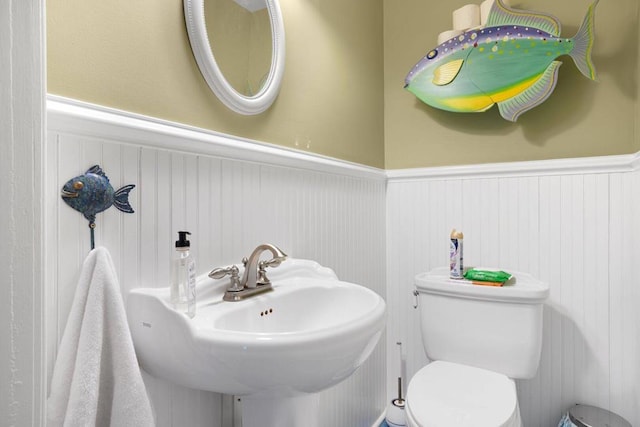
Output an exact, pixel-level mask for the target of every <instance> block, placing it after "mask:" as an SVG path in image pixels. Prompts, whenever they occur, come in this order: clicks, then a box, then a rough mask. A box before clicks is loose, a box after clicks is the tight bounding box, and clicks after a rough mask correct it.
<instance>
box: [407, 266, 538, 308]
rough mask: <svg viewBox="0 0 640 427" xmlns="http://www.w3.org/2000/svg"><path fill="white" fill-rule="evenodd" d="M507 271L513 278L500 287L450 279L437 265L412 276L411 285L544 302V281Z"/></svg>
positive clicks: (467, 294) (440, 291) (479, 296)
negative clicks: (413, 282)
mask: <svg viewBox="0 0 640 427" xmlns="http://www.w3.org/2000/svg"><path fill="white" fill-rule="evenodd" d="M478 268H480V267H478ZM481 269H489V268H484V267H482V268H481ZM509 273H511V274H512V275H513V277H512V278H511V279H510V280H509V281H508V282H507V283H505V284H504V286H481V285H474V284H473V283H471V281H469V280H464V279H451V278H449V268H448V267H438V268H435V269H433V270H431V271H429V272H425V273H420V274H418V275H416V277H415V285H416V289H417V291H418V292H424V293H431V294H441V295H448V296H456V297H467V298H472V299H484V300H491V301H506V302H513V303H521V304H531V303H540V302H544V301H545V300H546V299H547V297H548V296H549V285H548V284H547V283H545V282H542V281H540V280H538V279H536V278H534V277H533V276H531V275H530V274H528V273H522V272H514V271H510V270H509Z"/></svg>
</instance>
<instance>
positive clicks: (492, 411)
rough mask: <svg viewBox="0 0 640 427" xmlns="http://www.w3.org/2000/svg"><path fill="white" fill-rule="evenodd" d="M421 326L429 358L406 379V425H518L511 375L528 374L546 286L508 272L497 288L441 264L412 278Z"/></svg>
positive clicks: (538, 342)
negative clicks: (462, 277)
mask: <svg viewBox="0 0 640 427" xmlns="http://www.w3.org/2000/svg"><path fill="white" fill-rule="evenodd" d="M415 284H416V291H417V296H418V308H419V310H420V329H421V332H422V343H423V346H424V349H425V353H426V355H427V357H428V358H429V360H431V361H432V362H431V363H429V364H428V365H426V366H425V367H423V368H421V369H420V370H418V372H417V373H416V374H415V375H414V376H413V378H412V379H411V381H410V382H409V387H408V390H407V396H406V402H405V411H406V417H407V424H408V425H409V426H412V427H452V426H455V427H471V426H473V427H521V426H522V421H521V418H520V410H519V406H518V398H517V392H516V386H515V382H514V379H526V378H532V377H533V376H535V374H536V372H537V369H538V363H539V361H540V352H541V350H542V311H543V304H544V301H545V300H546V298H547V297H548V295H549V286H548V285H547V284H546V283H543V282H541V281H539V280H537V279H535V278H533V277H532V276H530V275H528V274H526V273H513V278H512V279H511V280H509V282H507V283H506V284H505V286H503V287H491V286H479V285H474V284H472V283H471V282H468V281H466V280H454V279H450V278H449V271H448V268H438V269H434V270H432V271H430V272H428V273H421V274H419V275H417V276H416V279H415Z"/></svg>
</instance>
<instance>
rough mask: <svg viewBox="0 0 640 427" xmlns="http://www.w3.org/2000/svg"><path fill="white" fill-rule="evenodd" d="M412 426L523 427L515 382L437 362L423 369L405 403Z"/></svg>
mask: <svg viewBox="0 0 640 427" xmlns="http://www.w3.org/2000/svg"><path fill="white" fill-rule="evenodd" d="M405 412H406V417H407V425H408V426H410V427H451V426H456V427H519V426H521V425H522V423H521V421H520V410H519V408H518V399H517V395H516V387H515V383H514V382H513V380H512V379H510V378H509V377H507V376H506V375H502V374H499V373H496V372H493V371H488V370H486V369H480V368H474V367H472V366H466V365H460V364H457V363H451V362H444V361H436V362H433V363H430V364H428V365H427V366H425V367H424V368H422V369H420V370H419V371H418V372H417V373H416V375H415V376H414V377H413V378H412V380H411V383H410V384H409V390H408V393H407V400H406V402H405Z"/></svg>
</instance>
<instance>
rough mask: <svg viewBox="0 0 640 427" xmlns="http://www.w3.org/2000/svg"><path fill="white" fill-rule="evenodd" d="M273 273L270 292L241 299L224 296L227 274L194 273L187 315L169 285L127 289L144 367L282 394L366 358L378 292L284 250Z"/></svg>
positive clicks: (377, 318) (173, 377) (205, 384)
mask: <svg viewBox="0 0 640 427" xmlns="http://www.w3.org/2000/svg"><path fill="white" fill-rule="evenodd" d="M269 277H270V279H271V281H272V283H273V290H272V291H270V292H267V293H264V294H260V295H256V296H253V297H251V298H249V299H246V300H243V301H239V302H223V301H222V294H223V292H224V289H225V287H226V284H227V283H228V279H226V280H225V279H221V280H212V279H209V278H208V277H206V276H203V277H201V278H199V280H198V284H197V295H198V302H197V305H196V316H195V317H194V318H193V319H190V318H189V317H187V316H186V315H184V314H182V313H179V312H177V311H175V310H173V308H172V307H171V304H170V302H169V289H168V288H161V289H159V288H141V289H134V290H133V291H131V292H130V294H129V296H128V300H127V316H128V319H129V325H130V328H131V334H132V337H133V342H134V345H135V349H136V353H137V355H138V360H139V362H140V365H141V366H142V368H143V369H145V370H146V371H147V372H149V373H150V374H152V375H154V376H157V377H161V378H164V379H167V380H169V381H172V382H174V383H176V384H180V385H183V386H186V387H190V388H195V389H200V390H208V391H214V392H219V393H225V394H233V395H244V396H249V397H251V398H263V397H264V398H268V399H280V398H293V397H296V396H303V395H308V394H310V393H316V392H318V391H321V390H324V389H326V388H328V387H330V386H332V385H334V384H337V383H338V382H340V381H342V380H344V379H345V378H347V377H348V376H350V375H351V374H352V373H353V372H354V371H355V370H356V369H357V368H358V367H359V366H360V365H362V363H363V362H364V361H365V360H366V359H367V357H368V356H369V355H370V354H371V352H372V351H373V349H374V347H375V346H376V344H377V342H378V340H379V338H380V336H381V334H382V331H383V328H384V323H385V302H384V300H383V299H382V298H381V297H380V296H378V295H377V294H376V293H375V292H373V291H371V290H369V289H367V288H365V287H363V286H360V285H356V284H353V283H348V282H344V281H341V280H338V278H337V277H336V275H335V273H334V272H333V271H332V270H330V269H328V268H325V267H322V266H320V265H319V264H317V263H316V262H313V261H307V260H298V259H288V260H287V261H286V262H284V263H282V265H280V266H279V267H278V268H275V269H270V270H269ZM243 405H244V403H243ZM243 411H244V408H243ZM307 415H308V414H307Z"/></svg>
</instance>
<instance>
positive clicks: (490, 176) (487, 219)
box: [387, 155, 640, 427]
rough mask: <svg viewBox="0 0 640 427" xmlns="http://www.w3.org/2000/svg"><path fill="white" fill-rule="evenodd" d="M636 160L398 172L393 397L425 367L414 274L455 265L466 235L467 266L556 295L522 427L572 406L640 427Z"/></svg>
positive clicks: (390, 195) (393, 217) (391, 184)
mask: <svg viewBox="0 0 640 427" xmlns="http://www.w3.org/2000/svg"><path fill="white" fill-rule="evenodd" d="M636 163H637V156H633V155H630V156H616V157H604V158H598V159H582V160H581V159H577V160H553V161H546V162H542V161H540V162H526V163H512V164H506V165H483V166H475V167H473V166H469V167H466V166H465V167H453V168H432V169H425V170H404V171H389V173H388V177H389V181H388V184H387V254H388V256H387V281H388V284H387V302H388V304H389V307H391V309H390V316H389V318H388V324H387V336H388V342H387V351H388V355H389V358H388V361H389V363H388V384H389V392H388V396H389V397H390V396H391V395H392V393H394V392H395V389H394V384H395V378H397V376H398V371H399V370H400V368H399V366H400V360H399V359H400V358H399V356H398V349H397V346H396V342H398V341H400V342H402V343H403V351H404V356H403V359H404V363H405V366H406V368H405V371H406V372H405V375H406V377H407V378H411V376H412V375H413V374H414V373H415V372H416V371H417V370H418V369H419V368H420V367H422V366H423V365H424V364H425V363H426V362H427V359H426V356H425V355H424V350H423V347H422V342H421V336H420V330H419V318H418V310H414V309H413V308H412V306H413V305H414V304H415V299H414V297H413V295H412V291H413V288H414V285H413V278H414V276H415V274H417V273H419V272H423V271H428V270H430V269H432V268H434V267H438V266H444V265H447V263H448V251H449V233H450V232H451V229H452V228H457V229H459V230H462V231H463V232H464V261H465V265H467V266H473V265H476V266H495V267H500V268H502V269H505V270H507V271H509V270H513V271H524V272H529V273H531V274H533V275H534V276H537V277H539V278H541V279H542V280H544V281H546V282H548V283H549V285H550V297H549V299H548V302H547V303H546V304H545V309H544V332H543V333H544V343H543V349H542V358H541V362H540V368H539V370H538V374H537V376H536V377H535V378H534V379H532V380H526V381H524V380H523V381H518V394H519V400H520V408H521V411H522V415H523V420H524V425H525V426H527V427H534V426H539V427H552V426H556V425H557V424H558V421H559V420H560V417H561V415H562V413H563V412H564V411H565V410H566V409H567V408H569V407H570V406H571V405H573V404H575V403H583V404H591V405H596V406H599V407H603V408H606V409H610V410H612V411H614V412H616V413H619V414H620V415H622V416H624V417H625V418H626V419H627V420H629V422H631V424H632V425H634V426H637V425H640V387H639V386H638V384H640V338H639V329H638V325H640V315H639V314H638V312H639V310H638V305H639V304H640V279H639V275H638V270H637V267H638V259H639V256H640V247H639V246H638V244H637V242H638V240H639V238H640V215H639V214H640V196H639V194H640V175H639V174H640V172H637V171H636V169H637V167H636Z"/></svg>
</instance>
